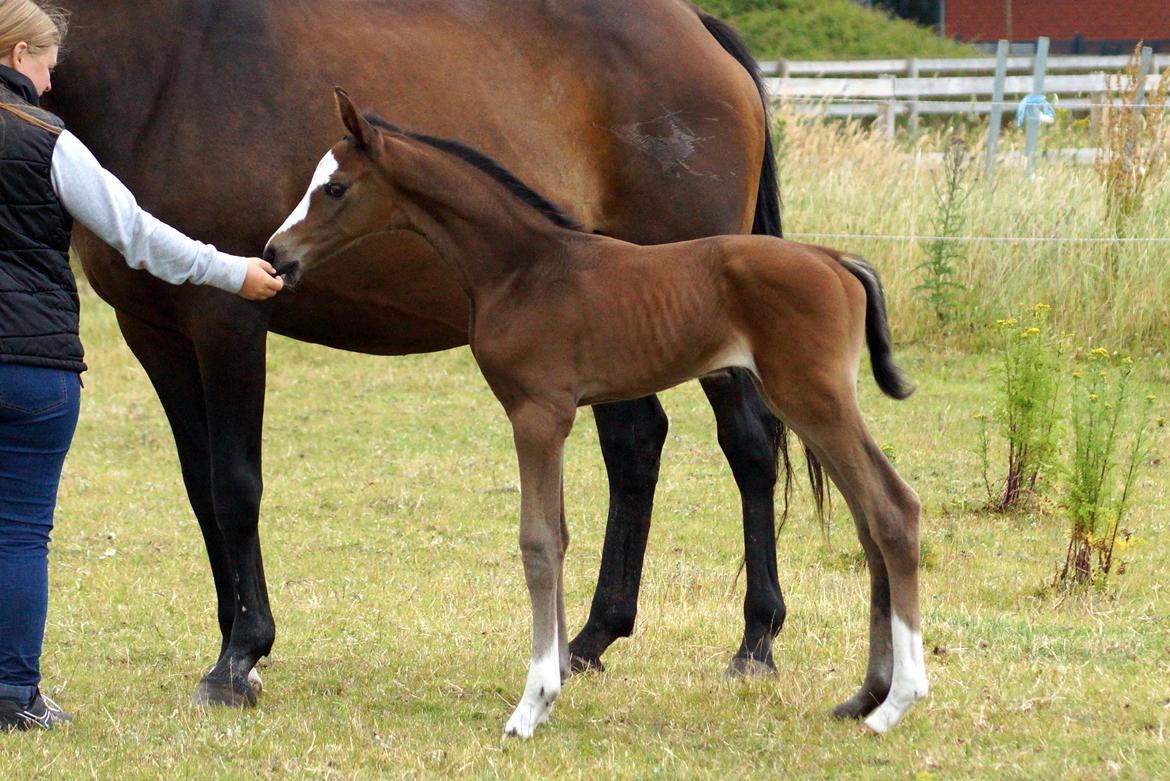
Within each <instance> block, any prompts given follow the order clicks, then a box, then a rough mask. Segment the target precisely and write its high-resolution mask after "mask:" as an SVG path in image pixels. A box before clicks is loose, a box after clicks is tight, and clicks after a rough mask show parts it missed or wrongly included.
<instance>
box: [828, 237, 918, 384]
mask: <svg viewBox="0 0 1170 781" xmlns="http://www.w3.org/2000/svg"><path fill="white" fill-rule="evenodd" d="M837 260H838V262H839V263H840V264H841V265H842V266H844V267H845V269H846V270H847V271H848V272H849V273H850V274H852V275H853V276H855V277H857V281H858V282H860V283H861V285H862V287H864V288H865V341H866V342H867V343H868V344H869V363H870V366H871V367H872V368H873V378H874V380H875V381H876V382H877V384H878V387H879V388H881V389H882V393H885V394H886V395H887V396H889V397H890V398H892V399H899V400H900V399H905V398H907V397H908V396H909V395H910V394H911V393H913V392H914V386H913V385H912V384H911V383H910V381H909V380H908V379H906V375H905V374H903V373H902V370H901V369H899V368H898V366H897V365H896V364H895V363H894V354H893V350H892V349H891V347H890V321H889V319H888V318H887V317H886V294H885V291H883V290H882V281H881V280H880V279H878V273H877V269H875V268H874V267H873V266H872V265H871V264H870V262H869V261H868V260H866V259H865V258H860V257H858V256H856V255H842V256H840V257H838V258H837Z"/></svg>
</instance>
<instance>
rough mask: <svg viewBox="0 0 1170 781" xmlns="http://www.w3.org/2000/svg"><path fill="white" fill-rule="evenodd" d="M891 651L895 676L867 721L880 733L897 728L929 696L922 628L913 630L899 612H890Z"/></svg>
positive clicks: (872, 728)
mask: <svg viewBox="0 0 1170 781" xmlns="http://www.w3.org/2000/svg"><path fill="white" fill-rule="evenodd" d="M890 633H891V640H892V642H891V650H892V651H893V653H894V678H893V681H892V682H891V684H890V693H889V694H888V695H887V696H886V700H885V702H883V703H882V704H881V706H880V707H879V708H878V709H877V710H875V711H874V712H873V713H871V714H869V718H867V719H866V720H865V724H866V726H867V727H869V728H870V729H871V730H873V731H874V732H876V733H878V734H879V735H880V734H882V733H885V732H888V731H889V730H890V729H892V728H893V727H894V725H895V724H897V723H898V722H899V721H901V720H902V717H903V716H905V715H906V712H907V711H909V710H910V708H911V706H913V705H914V703H916V702H918V701H919V700H921V699H922V698H923V697H925V696H926V692H927V690H928V689H929V686H928V684H927V682H926V662H925V659H924V658H923V651H922V631H921V630H920V629H911V628H910V627H909V626H908V625H907V624H906V623H905V622H904V621H902V619H900V618H899V617H898V614H897V612H896V611H891V613H890Z"/></svg>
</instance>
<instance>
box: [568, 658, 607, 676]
mask: <svg viewBox="0 0 1170 781" xmlns="http://www.w3.org/2000/svg"><path fill="white" fill-rule="evenodd" d="M589 672H595V673H603V672H605V665H604V664H602V663H601V657H600V656H578V655H577V654H575V653H571V652H570V654H569V673H570V674H571V675H576V674H577V673H589Z"/></svg>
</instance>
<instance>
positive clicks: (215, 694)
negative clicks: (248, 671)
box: [191, 678, 258, 708]
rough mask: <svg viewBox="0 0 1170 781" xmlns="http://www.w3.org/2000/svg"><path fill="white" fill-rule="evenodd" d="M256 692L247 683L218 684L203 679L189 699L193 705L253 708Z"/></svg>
mask: <svg viewBox="0 0 1170 781" xmlns="http://www.w3.org/2000/svg"><path fill="white" fill-rule="evenodd" d="M257 693H258V692H257V690H256V689H254V688H252V685H251V684H250V683H248V682H247V681H241V682H240V683H235V682H232V683H219V682H217V681H209V680H208V679H206V678H204V679H203V680H202V681H200V682H199V685H198V686H197V687H196V688H195V696H194V697H192V698H191V702H192V704H194V705H224V706H227V707H229V708H254V707H255V706H256V695H257Z"/></svg>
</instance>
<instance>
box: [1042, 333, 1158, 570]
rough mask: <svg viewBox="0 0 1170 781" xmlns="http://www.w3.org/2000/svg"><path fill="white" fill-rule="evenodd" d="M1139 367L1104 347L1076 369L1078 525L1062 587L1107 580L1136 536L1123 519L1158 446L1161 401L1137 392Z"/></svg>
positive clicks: (1069, 495)
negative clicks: (1156, 411)
mask: <svg viewBox="0 0 1170 781" xmlns="http://www.w3.org/2000/svg"><path fill="white" fill-rule="evenodd" d="M1133 369H1134V362H1133V359H1132V358H1130V357H1128V356H1122V355H1120V354H1119V353H1113V354H1110V353H1109V351H1107V350H1105V349H1104V348H1100V347H1098V348H1096V349H1092V350H1088V351H1086V352H1085V353H1084V355H1083V356H1082V360H1081V362H1080V364H1079V365H1078V367H1077V368H1076V369H1075V370H1074V371H1073V372H1072V378H1073V382H1072V390H1071V393H1070V399H1069V407H1070V420H1071V424H1072V425H1071V428H1072V448H1071V451H1070V452H1071V463H1070V465H1069V469H1068V471H1067V475H1066V483H1067V486H1066V491H1065V493H1066V497H1065V506H1066V509H1067V511H1068V514H1069V516H1070V519H1071V521H1072V523H1071V526H1070V532H1069V541H1068V550H1067V553H1066V554H1065V560H1064V565H1063V567H1062V568H1061V570H1060V572H1059V573H1058V574H1057V577H1056V581H1055V584H1056V585H1063V586H1083V585H1092V584H1097V585H1101V584H1104V583H1105V581H1106V580H1107V579H1108V577H1109V574H1110V573H1111V572H1112V571H1114V568H1115V566H1114V565H1115V563H1116V560H1115V555H1116V554H1118V553H1120V552H1121V551H1122V550H1124V549H1125V546H1126V544H1127V543H1128V541H1129V538H1130V535H1131V532H1129V531H1128V530H1124V529H1123V527H1122V525H1121V522H1122V520H1123V518H1124V517H1125V514H1126V511H1127V510H1128V509H1129V503H1130V499H1131V489H1132V488H1133V485H1134V478H1135V477H1136V476H1137V473H1138V468H1139V466H1140V465H1141V463H1142V462H1143V461H1144V460H1145V457H1146V456H1147V455H1148V454H1149V451H1150V441H1151V436H1150V434H1151V431H1152V429H1153V425H1152V418H1151V409H1152V406H1153V403H1154V397H1153V396H1152V395H1149V396H1146V398H1145V400H1144V402H1140V403H1139V402H1137V401H1136V400H1135V399H1134V398H1133V395H1134V394H1133V392H1132V387H1131V382H1130V381H1131V378H1132V375H1133ZM1159 422H1161V421H1160V420H1159Z"/></svg>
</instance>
